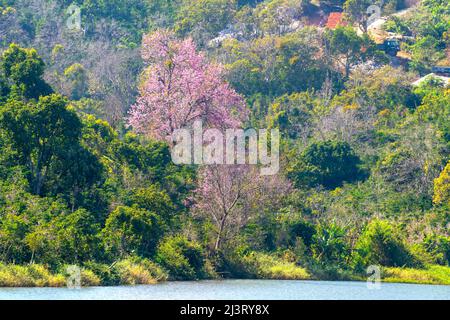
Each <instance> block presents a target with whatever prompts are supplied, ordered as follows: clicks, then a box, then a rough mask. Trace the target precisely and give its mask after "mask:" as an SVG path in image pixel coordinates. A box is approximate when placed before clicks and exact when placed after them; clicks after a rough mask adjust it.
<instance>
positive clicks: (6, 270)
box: [0, 0, 450, 287]
mask: <svg viewBox="0 0 450 320" xmlns="http://www.w3.org/2000/svg"><path fill="white" fill-rule="evenodd" d="M371 4H377V5H379V6H380V8H381V13H382V16H384V17H385V18H386V21H385V23H383V25H382V26H381V27H380V32H382V33H383V34H390V35H392V34H396V35H400V36H401V37H402V38H401V39H402V40H401V41H400V47H399V54H398V56H392V55H391V54H389V53H388V52H387V51H386V50H384V49H383V47H382V45H380V41H379V39H377V38H376V37H375V36H374V34H373V32H371V30H372V31H373V28H372V29H371V28H370V27H366V26H367V20H368V14H367V12H366V8H367V7H369V6H370V5H371ZM71 5H75V6H76V8H78V9H79V17H80V19H81V21H80V26H81V28H75V29H74V28H69V25H68V23H67V22H68V21H69V20H70V19H71V17H73V16H74V15H76V14H77V12H76V10H75V11H71V10H68V8H70V6H71ZM336 8H338V9H339V10H337V9H336ZM335 10H337V11H338V12H339V14H340V15H341V16H342V23H341V24H340V25H338V26H333V27H330V26H327V24H326V20H327V16H328V14H329V13H330V12H334V11H335ZM405 10H406V11H405ZM401 11H405V12H406V13H405V14H396V13H397V12H401ZM437 66H438V67H439V66H440V67H449V66H450V3H449V2H448V0H422V1H406V0H386V1H377V0H374V1H368V0H325V1H318V0H317V1H314V0H74V1H73V2H72V1H69V0H0V286H1V287H19V286H29V287H33V286H51V287H58V286H65V285H66V281H67V278H68V277H69V276H70V274H68V271H67V270H68V266H73V265H75V266H78V267H79V268H81V281H82V284H83V285H84V286H98V285H105V286H112V285H135V284H153V283H156V282H159V281H166V280H169V281H170V280H200V279H221V278H237V279H286V280H288V279H289V280H293V279H296V280H361V281H366V279H367V277H368V276H369V275H368V273H367V268H368V267H370V266H378V267H380V268H381V277H382V280H383V281H386V282H409V283H427V284H447V285H449V284H450V88H449V86H448V82H447V83H446V82H445V80H443V78H445V77H439V76H436V77H434V76H430V77H425V79H424V80H423V81H420V83H416V81H417V80H418V79H421V78H422V77H424V76H427V75H428V74H430V73H433V74H435V73H436V71H435V70H436V67H437ZM166 79H170V80H171V82H170V83H169V84H167V83H166ZM192 88H193V91H194V92H193V93H191V92H190V90H191V89H192ZM188 89H189V94H187V90H188ZM150 106H151V107H150ZM187 107H189V108H191V107H192V108H194V109H195V108H197V109H198V110H199V112H198V113H196V117H197V118H202V119H210V120H211V123H214V124H218V125H221V124H223V125H226V124H229V123H236V122H239V123H240V124H241V127H243V128H269V129H279V131H280V134H281V142H280V171H279V173H278V174H277V175H275V176H267V177H261V176H259V175H258V174H256V173H255V172H256V171H255V170H253V169H252V168H248V167H239V166H238V167H235V166H230V167H220V166H211V167H208V168H205V167H202V166H199V165H176V164H174V163H173V161H172V158H171V144H170V143H169V142H168V141H167V140H166V139H165V138H164V137H165V136H166V134H167V133H168V131H170V130H171V129H175V128H173V125H172V124H173V123H172V120H173V119H178V118H179V117H178V116H179V115H181V114H183V112H185V111H184V110H185V108H187ZM205 110H206V111H205ZM169 120H170V129H168V127H169V124H168V122H169ZM174 122H176V121H175V120H174ZM191 122H192V121H191ZM191 122H189V121H187V122H186V123H187V124H189V123H191ZM186 123H185V124H186ZM175 126H176V125H175ZM169 133H170V132H169Z"/></svg>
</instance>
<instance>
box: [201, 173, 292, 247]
mask: <svg viewBox="0 0 450 320" xmlns="http://www.w3.org/2000/svg"><path fill="white" fill-rule="evenodd" d="M290 189H291V184H290V183H289V182H288V181H286V180H285V179H283V178H282V177H281V176H279V175H273V176H262V175H260V172H259V169H258V167H256V166H250V165H216V166H203V167H201V169H200V172H199V181H198V187H197V189H196V190H195V191H194V193H193V194H194V195H193V198H192V200H193V202H194V204H193V208H192V209H193V212H194V214H195V215H198V216H202V217H205V218H207V219H210V220H211V222H212V223H213V224H214V225H215V227H216V239H215V243H214V252H217V251H218V250H220V249H221V246H222V244H223V242H225V241H226V240H228V239H231V238H232V237H233V236H234V235H236V234H237V233H238V232H239V230H240V229H241V228H242V227H244V226H245V225H246V224H247V222H248V221H249V220H250V219H252V218H254V217H256V216H257V215H258V214H262V213H264V211H265V210H269V211H270V212H275V211H276V210H277V208H278V206H279V205H280V203H281V200H282V199H283V196H284V195H286V194H288V192H289V190H290Z"/></svg>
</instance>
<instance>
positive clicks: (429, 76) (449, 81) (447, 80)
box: [412, 73, 450, 87]
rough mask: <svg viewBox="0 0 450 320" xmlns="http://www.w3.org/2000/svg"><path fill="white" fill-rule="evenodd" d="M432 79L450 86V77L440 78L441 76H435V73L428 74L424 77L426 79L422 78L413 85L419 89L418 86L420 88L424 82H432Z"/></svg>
mask: <svg viewBox="0 0 450 320" xmlns="http://www.w3.org/2000/svg"><path fill="white" fill-rule="evenodd" d="M432 79H436V80H440V81H442V83H443V84H444V85H445V86H448V85H450V78H449V77H446V76H439V75H437V74H435V73H429V74H427V75H426V76H424V77H422V78H420V79H418V80H416V81H414V82H413V83H412V85H413V86H415V87H418V86H420V85H421V84H422V83H424V82H426V81H429V80H432Z"/></svg>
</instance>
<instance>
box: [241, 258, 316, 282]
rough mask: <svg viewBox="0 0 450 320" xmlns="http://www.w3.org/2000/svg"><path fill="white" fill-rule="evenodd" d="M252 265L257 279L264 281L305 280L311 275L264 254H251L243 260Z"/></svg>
mask: <svg viewBox="0 0 450 320" xmlns="http://www.w3.org/2000/svg"><path fill="white" fill-rule="evenodd" d="M245 259H246V260H248V262H249V263H253V264H254V265H255V267H256V272H257V274H258V276H259V277H261V278H264V279H280V280H307V279H311V275H310V274H309V273H308V271H307V270H306V269H305V268H302V267H299V266H297V265H296V264H295V263H293V262H289V261H285V260H283V259H281V258H277V257H275V256H271V255H268V254H264V253H256V252H253V253H252V254H250V255H249V256H247V257H246V258H245Z"/></svg>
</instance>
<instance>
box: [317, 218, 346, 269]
mask: <svg viewBox="0 0 450 320" xmlns="http://www.w3.org/2000/svg"><path fill="white" fill-rule="evenodd" d="M345 234H346V233H345V230H344V229H342V228H340V227H338V226H337V225H334V224H330V225H319V226H318V227H317V232H316V234H315V235H314V237H313V244H312V246H311V248H312V252H313V256H314V259H315V260H316V261H317V262H319V263H331V264H336V265H344V264H345V262H346V261H347V258H348V256H349V248H348V245H347V243H346V239H345Z"/></svg>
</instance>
